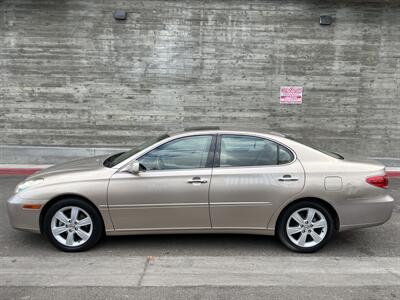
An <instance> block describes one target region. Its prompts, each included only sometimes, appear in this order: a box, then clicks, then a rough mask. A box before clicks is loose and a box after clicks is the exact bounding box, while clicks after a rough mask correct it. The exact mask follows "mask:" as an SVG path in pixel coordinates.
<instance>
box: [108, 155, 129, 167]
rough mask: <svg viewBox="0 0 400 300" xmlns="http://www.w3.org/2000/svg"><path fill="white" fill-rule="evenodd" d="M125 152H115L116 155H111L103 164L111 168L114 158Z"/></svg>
mask: <svg viewBox="0 0 400 300" xmlns="http://www.w3.org/2000/svg"><path fill="white" fill-rule="evenodd" d="M124 153H125V152H120V153H116V154H114V155H111V156H110V157H109V158H107V159H106V160H105V161H104V163H103V165H104V166H105V167H107V168H109V167H110V166H111V165H112V163H113V161H114V159H116V158H118V157H119V156H120V155H122V154H124Z"/></svg>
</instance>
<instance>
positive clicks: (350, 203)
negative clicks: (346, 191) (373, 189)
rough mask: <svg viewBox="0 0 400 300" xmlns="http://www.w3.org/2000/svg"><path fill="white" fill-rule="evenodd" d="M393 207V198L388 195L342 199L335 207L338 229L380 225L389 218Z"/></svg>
mask: <svg viewBox="0 0 400 300" xmlns="http://www.w3.org/2000/svg"><path fill="white" fill-rule="evenodd" d="M393 207H394V199H393V198H392V197H391V196H389V195H384V196H379V197H374V198H368V199H365V198H356V199H347V200H345V201H342V202H341V203H340V205H339V206H338V207H337V211H338V214H339V219H340V228H339V231H345V230H350V229H356V228H363V227H370V226H376V225H381V224H383V223H385V222H387V221H388V220H389V219H390V217H391V215H392V212H393Z"/></svg>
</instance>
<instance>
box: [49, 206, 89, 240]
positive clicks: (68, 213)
mask: <svg viewBox="0 0 400 300" xmlns="http://www.w3.org/2000/svg"><path fill="white" fill-rule="evenodd" d="M92 232H93V221H92V218H91V217H90V215H89V214H88V213H87V212H86V211H85V210H84V209H82V208H80V207H77V206H67V207H63V208H61V209H59V210H58V211H57V212H56V213H55V214H54V216H53V218H52V220H51V233H52V234H53V236H54V238H55V239H56V240H57V241H58V242H59V243H60V244H62V245H64V246H67V247H77V246H80V245H83V244H84V243H86V242H87V241H88V240H89V239H90V237H91V235H92Z"/></svg>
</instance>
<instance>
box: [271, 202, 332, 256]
mask: <svg viewBox="0 0 400 300" xmlns="http://www.w3.org/2000/svg"><path fill="white" fill-rule="evenodd" d="M333 232H334V222H333V218H332V216H331V214H330V212H329V210H327V209H326V208H325V207H324V206H323V205H321V204H319V203H315V202H313V201H301V202H298V203H295V204H293V205H291V206H289V207H288V208H286V209H285V210H284V211H283V213H282V215H281V217H280V218H279V221H278V228H277V234H278V237H279V239H280V240H281V241H282V243H283V244H284V245H285V246H286V247H288V248H289V249H291V250H293V251H296V252H304V253H308V252H314V251H317V250H319V249H321V248H322V247H323V246H324V245H325V244H326V243H327V242H328V240H329V239H330V238H331V237H332V234H333Z"/></svg>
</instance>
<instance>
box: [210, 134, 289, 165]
mask: <svg viewBox="0 0 400 300" xmlns="http://www.w3.org/2000/svg"><path fill="white" fill-rule="evenodd" d="M223 136H244V137H252V138H259V139H263V140H267V141H269V142H273V143H275V144H277V145H278V146H281V147H283V148H285V149H287V150H288V151H289V152H290V153H291V154H292V157H293V159H292V160H291V161H290V162H288V163H286V164H276V165H256V166H224V167H221V166H220V158H221V140H222V137H223ZM215 152H216V153H215V157H214V164H213V168H220V169H222V168H230V169H232V168H265V167H281V166H287V165H291V164H293V163H294V162H295V161H296V160H297V156H296V153H295V152H294V151H293V150H292V149H291V148H290V147H288V146H286V145H284V144H283V143H281V142H278V141H276V140H273V139H271V138H267V137H262V136H258V135H251V134H241V133H221V134H218V137H217V143H216V150H215ZM278 161H279V147H278Z"/></svg>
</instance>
